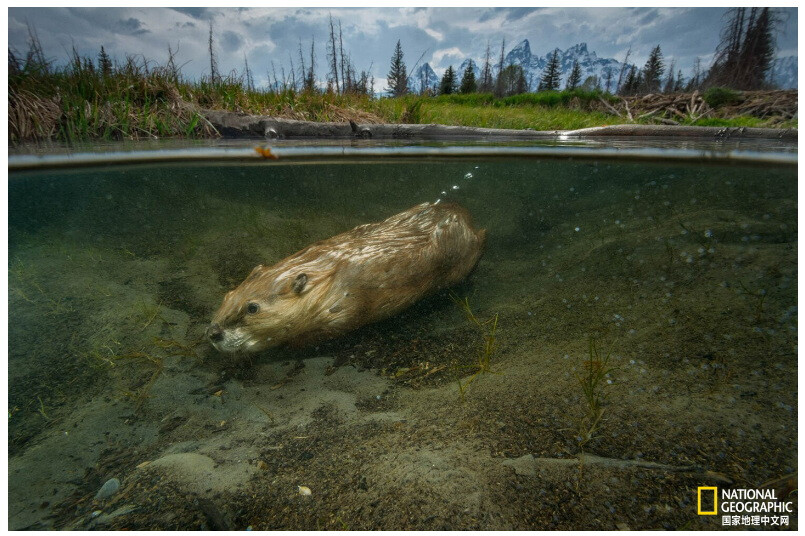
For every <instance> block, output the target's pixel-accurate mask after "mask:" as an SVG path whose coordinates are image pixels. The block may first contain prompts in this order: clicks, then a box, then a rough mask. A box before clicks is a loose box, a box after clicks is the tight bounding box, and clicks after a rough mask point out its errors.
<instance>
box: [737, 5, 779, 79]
mask: <svg viewBox="0 0 805 536" xmlns="http://www.w3.org/2000/svg"><path fill="white" fill-rule="evenodd" d="M756 11H757V13H756ZM775 23H776V20H775V18H774V16H773V13H772V11H771V10H770V9H769V8H768V7H764V8H755V7H753V8H752V13H751V15H750V17H749V24H748V26H747V29H746V38H745V39H744V42H743V47H742V49H741V56H740V67H741V68H740V71H739V84H740V85H741V86H742V87H743V88H745V89H758V88H761V87H763V86H764V85H765V83H766V77H767V75H768V72H769V69H770V68H771V65H772V61H773V60H774V48H775V43H774V31H773V30H774V25H775Z"/></svg>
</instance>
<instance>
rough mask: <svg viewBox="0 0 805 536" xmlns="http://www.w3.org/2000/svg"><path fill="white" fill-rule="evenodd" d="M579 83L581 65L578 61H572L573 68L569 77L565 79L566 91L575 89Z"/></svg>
mask: <svg viewBox="0 0 805 536" xmlns="http://www.w3.org/2000/svg"><path fill="white" fill-rule="evenodd" d="M580 82H581V65H579V62H578V60H573V68H572V69H571V70H570V76H568V77H567V86H566V89H576V88H577V87H578V86H579V83H580Z"/></svg>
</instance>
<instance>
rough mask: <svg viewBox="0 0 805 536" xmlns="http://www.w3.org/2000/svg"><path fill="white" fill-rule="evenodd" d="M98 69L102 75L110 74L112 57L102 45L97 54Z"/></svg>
mask: <svg viewBox="0 0 805 536" xmlns="http://www.w3.org/2000/svg"><path fill="white" fill-rule="evenodd" d="M171 58H172V56H171ZM98 70H99V71H100V72H101V74H102V75H103V76H109V75H111V74H112V59H111V58H110V57H109V54H107V53H106V51H105V50H104V49H103V45H101V52H100V53H99V54H98Z"/></svg>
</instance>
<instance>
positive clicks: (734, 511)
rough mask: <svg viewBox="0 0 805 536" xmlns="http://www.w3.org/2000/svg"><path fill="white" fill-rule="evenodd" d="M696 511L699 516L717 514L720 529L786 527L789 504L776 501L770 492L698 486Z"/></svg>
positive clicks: (790, 505)
mask: <svg viewBox="0 0 805 536" xmlns="http://www.w3.org/2000/svg"><path fill="white" fill-rule="evenodd" d="M696 495H697V499H696V508H697V513H698V514H699V515H700V516H715V515H718V514H719V512H720V513H721V514H722V516H721V524H722V525H724V526H747V527H749V526H757V527H767V526H788V524H789V521H790V515H791V514H792V513H793V504H792V503H791V502H790V501H781V500H778V499H777V492H776V491H775V490H774V489H754V488H730V489H722V490H721V493H719V489H718V487H716V486H699V488H697V490H696Z"/></svg>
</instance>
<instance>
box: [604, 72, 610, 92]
mask: <svg viewBox="0 0 805 536" xmlns="http://www.w3.org/2000/svg"><path fill="white" fill-rule="evenodd" d="M604 82H605V84H606V86H605V88H604V91H606V92H607V93H609V92H610V88H611V87H612V67H607V68H606V69H604Z"/></svg>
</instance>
